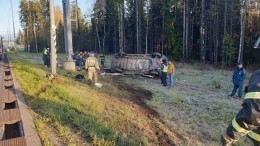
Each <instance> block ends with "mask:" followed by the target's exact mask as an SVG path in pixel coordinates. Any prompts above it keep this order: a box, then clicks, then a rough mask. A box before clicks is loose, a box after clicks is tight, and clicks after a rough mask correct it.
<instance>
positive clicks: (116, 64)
mask: <svg viewBox="0 0 260 146" xmlns="http://www.w3.org/2000/svg"><path fill="white" fill-rule="evenodd" d="M162 59H166V60H167V57H166V56H164V55H161V54H160V53H153V54H125V53H117V54H115V55H114V57H113V59H112V62H111V67H110V70H111V71H112V72H119V73H123V74H142V75H153V76H154V75H155V76H156V75H157V76H158V75H160V71H159V67H160V62H161V60H162Z"/></svg>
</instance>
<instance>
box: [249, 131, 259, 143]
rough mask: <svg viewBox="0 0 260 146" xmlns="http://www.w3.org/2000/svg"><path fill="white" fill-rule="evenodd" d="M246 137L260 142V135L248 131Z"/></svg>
mask: <svg viewBox="0 0 260 146" xmlns="http://www.w3.org/2000/svg"><path fill="white" fill-rule="evenodd" d="M247 135H248V136H249V137H251V138H252V139H254V140H256V141H259V142H260V135H259V134H257V133H255V132H253V131H250V132H249V133H248V134H247Z"/></svg>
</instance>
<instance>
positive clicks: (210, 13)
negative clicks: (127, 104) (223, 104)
mask: <svg viewBox="0 0 260 146" xmlns="http://www.w3.org/2000/svg"><path fill="white" fill-rule="evenodd" d="M86 3H87V1H86ZM48 6H49V5H48V1H46V0H39V1H27V0H21V1H20V21H21V25H22V30H21V31H19V35H18V38H17V43H18V44H24V45H25V46H26V47H25V51H28V52H32V53H34V52H41V51H42V50H43V48H45V47H48V46H49V41H50V40H49V38H50V37H49V33H50V32H49V8H48ZM83 11H85V10H81V9H80V8H79V7H77V5H76V4H75V3H72V4H71V18H72V23H71V24H72V35H73V50H74V51H91V50H94V51H96V52H99V53H110V54H112V53H117V52H125V53H141V54H143V53H153V52H159V53H162V54H165V55H166V56H168V57H171V58H173V59H174V60H182V61H192V60H199V61H201V62H206V63H210V64H215V65H223V66H230V65H233V64H235V63H237V62H238V61H243V62H245V63H247V64H256V63H260V57H259V56H260V52H259V51H256V50H254V49H253V45H254V43H255V41H256V39H257V38H258V37H259V36H260V25H259V24H260V3H257V2H253V1H249V0H240V1H238V0H96V1H95V4H94V6H93V11H92V13H91V14H84V13H83ZM55 24H56V26H57V31H56V33H57V51H58V52H65V50H64V26H63V16H62V8H61V7H59V6H56V7H55Z"/></svg>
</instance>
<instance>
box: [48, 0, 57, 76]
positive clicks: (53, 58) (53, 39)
mask: <svg viewBox="0 0 260 146" xmlns="http://www.w3.org/2000/svg"><path fill="white" fill-rule="evenodd" d="M49 4H50V29H51V30H50V32H51V40H50V42H51V73H52V75H54V76H55V75H56V74H57V72H56V62H57V54H56V26H55V21H54V8H53V0H50V2H49Z"/></svg>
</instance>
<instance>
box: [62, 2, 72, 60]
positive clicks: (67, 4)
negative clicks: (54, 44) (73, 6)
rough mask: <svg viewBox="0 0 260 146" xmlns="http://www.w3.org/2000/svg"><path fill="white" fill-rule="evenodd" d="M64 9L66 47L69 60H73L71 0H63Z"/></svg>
mask: <svg viewBox="0 0 260 146" xmlns="http://www.w3.org/2000/svg"><path fill="white" fill-rule="evenodd" d="M63 9H64V12H65V13H64V27H65V28H64V31H66V33H65V34H66V36H65V38H66V39H65V40H66V41H67V46H66V47H67V48H65V49H66V50H68V51H67V53H68V54H67V60H68V61H72V57H71V55H72V53H73V49H72V32H71V18H70V1H69V0H63Z"/></svg>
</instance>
